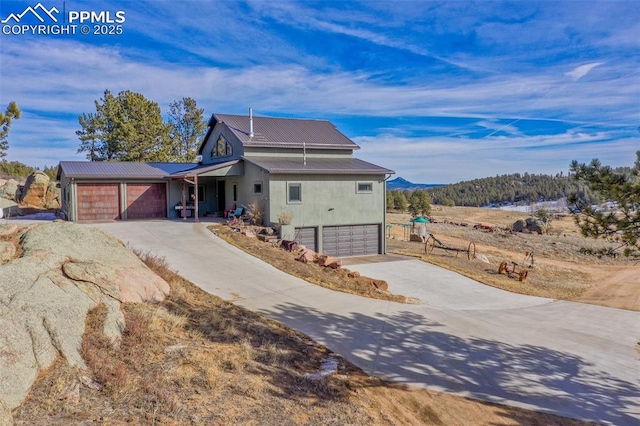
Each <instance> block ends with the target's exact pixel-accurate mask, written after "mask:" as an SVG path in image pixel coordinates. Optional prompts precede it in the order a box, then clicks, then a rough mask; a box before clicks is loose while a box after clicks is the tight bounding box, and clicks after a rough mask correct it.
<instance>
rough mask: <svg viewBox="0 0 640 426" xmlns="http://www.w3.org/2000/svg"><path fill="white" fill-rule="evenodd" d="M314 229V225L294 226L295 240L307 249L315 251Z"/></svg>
mask: <svg viewBox="0 0 640 426" xmlns="http://www.w3.org/2000/svg"><path fill="white" fill-rule="evenodd" d="M316 230H317V228H315V227H307V228H296V238H295V241H296V242H297V243H298V244H302V245H304V246H305V247H307V248H308V249H309V250H313V251H316Z"/></svg>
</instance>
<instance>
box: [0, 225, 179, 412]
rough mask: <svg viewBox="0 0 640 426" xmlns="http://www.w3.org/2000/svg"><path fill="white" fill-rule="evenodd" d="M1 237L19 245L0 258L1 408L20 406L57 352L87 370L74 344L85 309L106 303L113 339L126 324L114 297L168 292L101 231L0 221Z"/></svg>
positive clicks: (139, 298) (134, 298)
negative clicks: (18, 251)
mask: <svg viewBox="0 0 640 426" xmlns="http://www.w3.org/2000/svg"><path fill="white" fill-rule="evenodd" d="M0 235H4V237H3V238H4V239H5V240H8V239H11V240H12V241H14V242H19V245H20V247H19V248H20V249H21V251H22V254H21V256H20V257H17V258H15V259H13V260H10V261H9V262H7V263H4V264H0V306H1V307H2V309H0V348H2V350H0V383H2V386H0V411H4V412H6V408H7V407H8V409H13V408H15V407H17V406H18V405H20V403H21V402H22V400H23V399H24V398H25V397H26V395H27V393H28V392H29V388H30V387H31V385H32V383H33V381H34V380H35V378H36V375H37V374H38V372H40V371H41V370H43V369H46V368H47V367H49V366H50V365H51V364H52V363H53V361H54V360H55V359H56V357H57V356H58V355H60V356H62V357H63V358H64V359H65V360H66V362H67V363H69V364H70V365H72V366H76V367H79V368H86V367H85V364H84V361H83V359H82V356H81V355H80V345H81V341H82V334H83V332H84V327H85V318H86V315H87V312H88V311H89V310H90V309H92V308H94V307H95V306H97V305H98V304H104V305H105V306H106V307H107V312H108V313H107V318H106V321H105V325H104V332H105V334H106V335H107V336H109V337H110V338H112V340H113V341H114V342H117V341H118V339H119V338H120V336H121V332H122V330H123V328H124V316H123V314H122V312H121V311H120V303H122V302H143V301H160V300H162V299H164V297H165V296H166V295H167V294H168V293H169V286H168V284H167V283H166V282H165V281H163V280H162V279H161V278H159V277H158V276H157V275H156V274H154V273H153V272H152V271H151V270H150V269H148V268H147V267H146V265H144V263H142V261H141V260H140V259H138V257H137V256H136V255H135V254H133V253H132V252H131V251H130V250H129V249H127V248H126V247H125V246H124V244H123V243H122V242H121V241H120V240H118V239H116V238H115V237H113V236H111V235H109V234H106V233H105V232H103V231H101V230H98V229H95V228H91V227H89V226H83V225H77V224H74V223H69V222H49V223H45V224H38V225H32V226H30V227H26V228H18V229H9V227H8V226H7V225H0ZM5 249H6V250H5V253H6V252H9V251H11V250H10V248H8V247H5ZM0 414H1V413H0Z"/></svg>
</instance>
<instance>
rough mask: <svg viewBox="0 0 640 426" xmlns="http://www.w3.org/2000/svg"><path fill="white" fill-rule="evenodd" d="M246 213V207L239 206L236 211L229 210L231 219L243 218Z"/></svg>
mask: <svg viewBox="0 0 640 426" xmlns="http://www.w3.org/2000/svg"><path fill="white" fill-rule="evenodd" d="M243 213H244V207H238V208H236V209H235V210H234V211H231V212H229V219H236V218H239V219H240V218H242V214H243Z"/></svg>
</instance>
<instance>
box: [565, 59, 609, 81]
mask: <svg viewBox="0 0 640 426" xmlns="http://www.w3.org/2000/svg"><path fill="white" fill-rule="evenodd" d="M602 64H603V62H592V63H590V64H584V65H580V66H579V67H576V68H574V69H572V70H571V71H568V72H567V73H565V75H566V76H567V77H569V78H571V79H572V80H573V81H578V80H580V79H581V78H582V77H584V76H585V75H587V74H589V72H590V71H591V70H592V69H594V68H595V67H597V66H600V65H602Z"/></svg>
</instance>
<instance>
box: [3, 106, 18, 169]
mask: <svg viewBox="0 0 640 426" xmlns="http://www.w3.org/2000/svg"><path fill="white" fill-rule="evenodd" d="M21 115H22V111H20V108H18V104H17V103H15V102H13V101H12V102H9V105H8V106H7V109H6V111H5V113H4V114H3V113H2V112H0V158H4V157H6V156H7V150H8V149H9V140H8V138H9V130H10V129H11V122H12V121H13V120H14V119H15V120H17V119H19V118H20V116H21Z"/></svg>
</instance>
